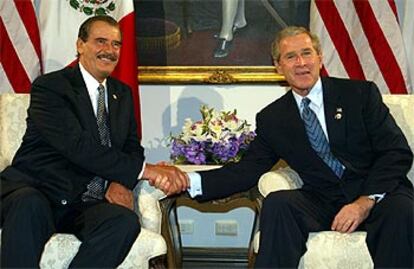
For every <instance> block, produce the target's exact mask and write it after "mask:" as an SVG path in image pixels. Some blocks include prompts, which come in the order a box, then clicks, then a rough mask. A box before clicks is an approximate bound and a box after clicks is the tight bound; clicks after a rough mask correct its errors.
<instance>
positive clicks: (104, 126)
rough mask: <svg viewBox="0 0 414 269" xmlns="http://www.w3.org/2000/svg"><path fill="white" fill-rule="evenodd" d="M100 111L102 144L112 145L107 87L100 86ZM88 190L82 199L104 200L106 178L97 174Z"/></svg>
mask: <svg viewBox="0 0 414 269" xmlns="http://www.w3.org/2000/svg"><path fill="white" fill-rule="evenodd" d="M98 92H99V95H98V111H97V113H96V123H97V125H98V133H99V136H100V140H101V144H102V145H103V146H109V147H110V146H111V137H110V129H109V120H108V113H106V108H105V87H104V86H103V85H101V84H100V85H99V87H98ZM86 189H87V190H86V192H84V193H83V194H82V201H84V202H86V201H91V200H102V199H103V197H104V193H105V180H104V179H103V178H101V177H98V176H95V177H94V178H93V179H92V180H91V181H90V182H89V183H88V185H87V186H86Z"/></svg>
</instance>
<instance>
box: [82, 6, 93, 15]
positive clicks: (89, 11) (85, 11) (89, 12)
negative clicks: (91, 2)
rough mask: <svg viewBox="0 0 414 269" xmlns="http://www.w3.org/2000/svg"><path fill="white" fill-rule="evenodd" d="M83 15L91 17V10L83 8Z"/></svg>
mask: <svg viewBox="0 0 414 269" xmlns="http://www.w3.org/2000/svg"><path fill="white" fill-rule="evenodd" d="M83 13H85V14H86V15H89V16H90V15H92V14H93V10H92V8H90V7H84V8H83Z"/></svg>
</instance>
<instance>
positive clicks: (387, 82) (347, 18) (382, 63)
mask: <svg viewBox="0 0 414 269" xmlns="http://www.w3.org/2000/svg"><path fill="white" fill-rule="evenodd" d="M310 18H311V19H310V29H311V31H312V32H314V33H316V34H317V35H318V36H319V37H320V39H321V46H322V53H323V64H324V72H326V73H327V75H329V76H336V77H345V78H353V79H366V80H372V81H374V82H375V83H376V84H377V85H378V87H379V88H380V90H381V92H382V93H395V94H398V93H400V94H402V93H411V92H412V89H411V85H410V84H409V83H408V76H407V70H408V67H407V58H406V55H405V51H404V43H403V39H402V34H401V30H400V26H399V24H398V18H397V12H396V5H395V2H394V0H388V1H377V0H362V1H361V0H336V1H335V0H312V2H311V10H310Z"/></svg>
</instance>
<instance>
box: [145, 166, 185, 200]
mask: <svg viewBox="0 0 414 269" xmlns="http://www.w3.org/2000/svg"><path fill="white" fill-rule="evenodd" d="M142 177H143V178H144V179H147V180H148V181H149V183H150V185H151V186H154V187H156V188H158V189H160V190H162V191H163V192H164V193H165V194H166V195H173V194H177V193H180V192H183V191H186V190H187V189H188V187H189V184H190V183H189V179H188V175H187V173H185V172H183V171H181V170H180V169H178V168H177V167H175V166H173V165H170V164H168V163H166V162H159V163H157V164H150V163H147V164H146V165H145V169H144V174H143V176H142Z"/></svg>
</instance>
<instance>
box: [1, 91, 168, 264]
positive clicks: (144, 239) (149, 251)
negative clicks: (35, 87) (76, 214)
mask: <svg viewBox="0 0 414 269" xmlns="http://www.w3.org/2000/svg"><path fill="white" fill-rule="evenodd" d="M28 106H29V95H28V94H14V93H6V94H1V95H0V171H2V170H3V169H4V168H5V167H6V166H7V165H9V164H10V163H11V160H12V158H13V156H14V153H15V152H16V151H17V148H18V147H19V145H20V143H21V140H22V137H23V134H24V131H25V129H26V124H25V119H26V116H27V112H26V110H27V107H28ZM134 195H135V197H136V198H137V199H136V201H135V208H136V212H137V214H138V216H139V219H140V221H141V226H142V229H141V232H140V234H139V235H138V237H137V239H136V241H135V243H134V244H133V246H132V248H131V250H130V252H129V254H128V256H127V257H126V258H125V260H124V261H123V263H122V264H121V265H120V266H119V267H118V268H142V269H146V268H148V267H149V266H150V265H151V267H161V268H163V267H164V256H165V255H166V253H167V246H166V243H165V241H164V239H163V238H162V236H161V209H160V205H159V200H160V199H162V198H164V197H165V195H164V193H163V192H162V191H160V190H158V189H155V188H153V187H151V186H150V185H149V184H148V181H140V182H139V183H138V185H137V186H136V187H135V189H134ZM0 238H1V230H0ZM80 244H81V242H80V241H79V240H78V239H77V238H76V237H75V236H74V235H72V234H60V233H58V234H55V235H53V236H52V238H51V239H50V240H49V241H48V242H47V244H46V246H45V249H44V251H43V254H42V258H41V261H40V268H42V269H46V268H50V269H52V268H53V269H56V268H67V267H68V265H69V263H70V261H71V260H72V258H73V257H74V256H75V254H76V252H77V250H78V249H79V246H80ZM154 257H157V259H153V260H151V261H150V259H152V258H154Z"/></svg>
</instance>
